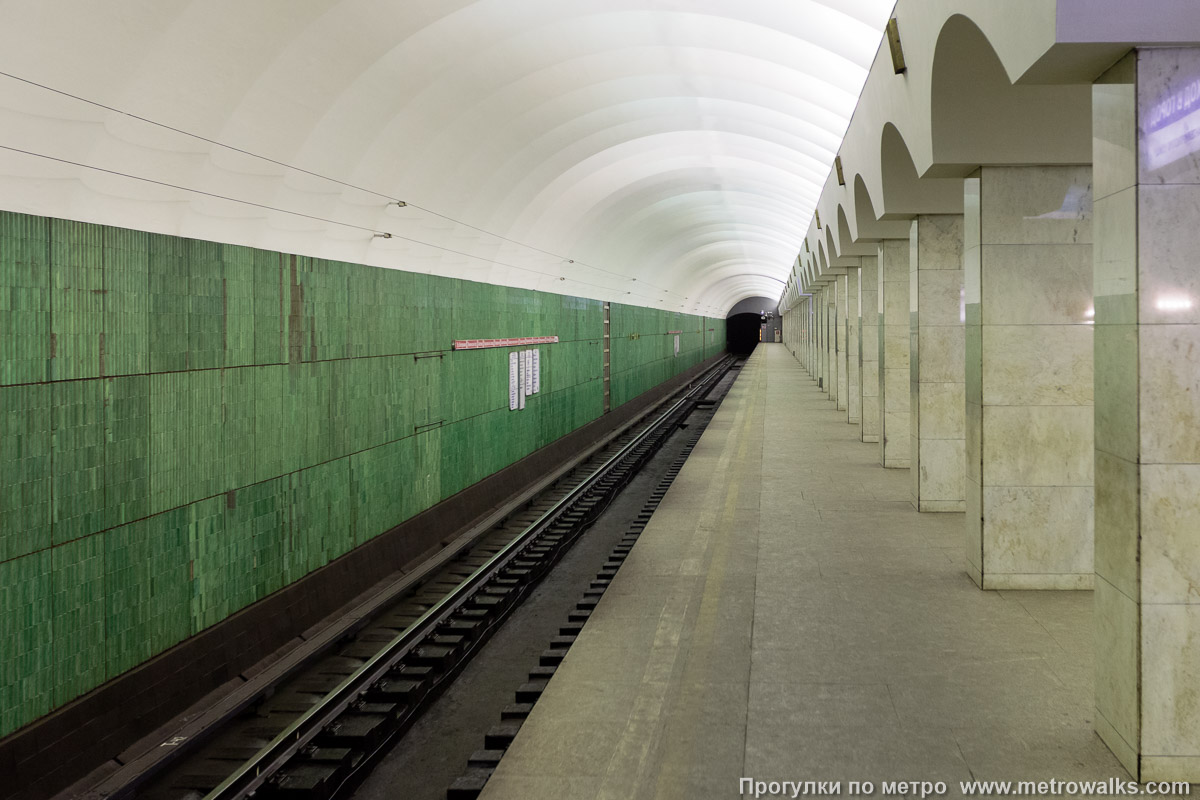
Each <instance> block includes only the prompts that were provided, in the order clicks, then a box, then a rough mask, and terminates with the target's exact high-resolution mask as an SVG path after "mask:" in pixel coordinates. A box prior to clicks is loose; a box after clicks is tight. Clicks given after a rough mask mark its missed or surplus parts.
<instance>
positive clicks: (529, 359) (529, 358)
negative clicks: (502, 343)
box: [525, 350, 533, 395]
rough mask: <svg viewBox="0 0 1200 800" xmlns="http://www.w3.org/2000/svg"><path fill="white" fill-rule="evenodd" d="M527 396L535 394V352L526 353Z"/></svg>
mask: <svg viewBox="0 0 1200 800" xmlns="http://www.w3.org/2000/svg"><path fill="white" fill-rule="evenodd" d="M525 394H526V395H531V394H533V351H532V350H526V351H525Z"/></svg>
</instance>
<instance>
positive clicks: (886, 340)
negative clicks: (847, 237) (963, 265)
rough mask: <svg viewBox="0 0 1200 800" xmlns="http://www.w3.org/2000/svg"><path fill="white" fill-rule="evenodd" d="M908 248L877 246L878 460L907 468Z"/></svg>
mask: <svg viewBox="0 0 1200 800" xmlns="http://www.w3.org/2000/svg"><path fill="white" fill-rule="evenodd" d="M908 259H909V248H908V241H907V240H905V239H889V240H886V241H884V242H882V243H880V245H879V251H878V266H877V269H876V273H877V274H878V276H879V279H878V284H877V286H878V301H877V303H876V308H878V309H879V337H878V338H879V420H880V422H879V463H881V464H882V465H883V466H885V467H889V468H896V469H907V468H908V466H909V464H910V462H911V459H910V453H909V451H910V449H911V441H910V435H909V423H910V420H909V392H910V389H909V308H908V294H909V292H908V286H909V274H908V272H909V268H908Z"/></svg>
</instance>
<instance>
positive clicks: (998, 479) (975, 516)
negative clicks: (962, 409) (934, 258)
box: [963, 166, 1093, 589]
mask: <svg viewBox="0 0 1200 800" xmlns="http://www.w3.org/2000/svg"><path fill="white" fill-rule="evenodd" d="M1091 193H1092V187H1091V168H1090V167H1068V166H1038V167H984V168H982V169H981V170H976V171H975V172H974V173H973V174H972V175H971V176H970V177H968V178H967V179H966V180H965V181H964V211H965V214H964V219H963V240H964V241H963V263H964V279H965V286H966V303H967V306H966V418H965V422H966V441H967V461H966V476H965V477H966V482H965V490H966V508H967V514H966V544H967V565H968V571H969V572H970V574H971V577H972V578H973V579H974V580H975V582H976V583H977V584H979V585H980V586H981V587H982V588H984V589H1089V588H1091V586H1092V570H1093V565H1092V552H1093V548H1092V474H1093V473H1092V460H1093V446H1092V325H1091V324H1090V323H1091V322H1092V318H1091V316H1090V314H1091V307H1092V268H1091V267H1092V245H1091V237H1092V209H1091V205H1092V197H1091Z"/></svg>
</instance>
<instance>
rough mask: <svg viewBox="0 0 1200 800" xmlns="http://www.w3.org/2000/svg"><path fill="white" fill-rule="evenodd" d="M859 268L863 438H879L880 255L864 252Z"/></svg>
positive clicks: (866, 440)
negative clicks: (869, 254) (866, 254)
mask: <svg viewBox="0 0 1200 800" xmlns="http://www.w3.org/2000/svg"><path fill="white" fill-rule="evenodd" d="M861 263H862V267H861V268H860V269H859V271H858V298H859V299H858V308H859V318H858V365H859V375H860V381H861V386H862V440H863V441H864V442H878V441H879V259H878V258H877V257H876V256H863V258H862V259H861Z"/></svg>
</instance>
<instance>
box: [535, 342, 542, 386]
mask: <svg viewBox="0 0 1200 800" xmlns="http://www.w3.org/2000/svg"><path fill="white" fill-rule="evenodd" d="M541 390H542V351H541V350H534V351H533V393H534V394H537V393H538V392H540V391H541Z"/></svg>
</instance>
